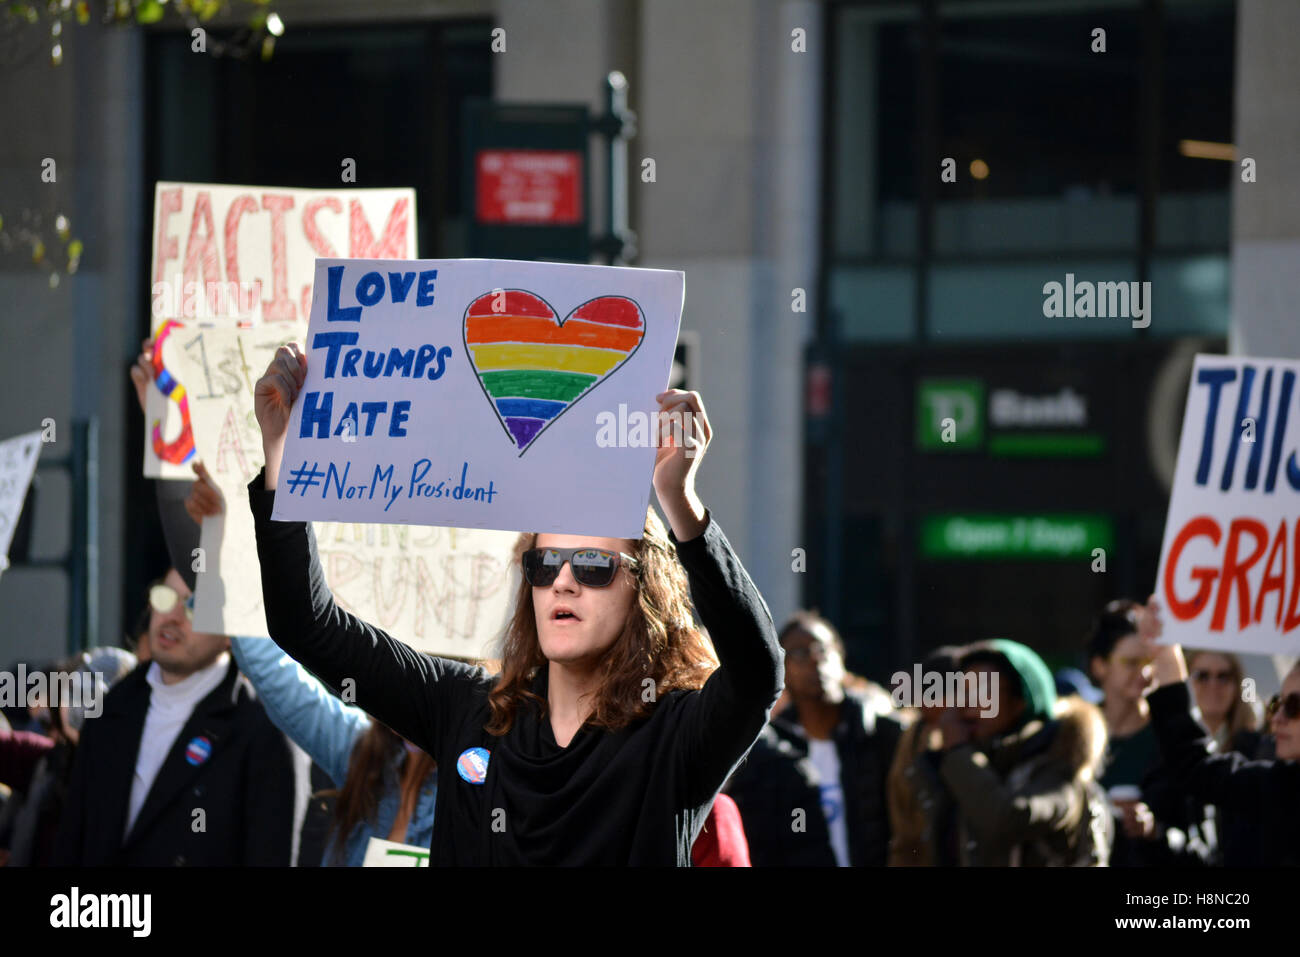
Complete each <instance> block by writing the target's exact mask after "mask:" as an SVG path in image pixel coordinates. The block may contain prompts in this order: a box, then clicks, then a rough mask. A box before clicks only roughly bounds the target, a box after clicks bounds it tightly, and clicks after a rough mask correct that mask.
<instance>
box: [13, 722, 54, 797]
mask: <svg viewBox="0 0 1300 957" xmlns="http://www.w3.org/2000/svg"><path fill="white" fill-rule="evenodd" d="M53 749H54V741H53V740H51V739H50V738H47V737H46V736H45V735H43V734H36V733H35V732H33V731H0V784H7V785H8V786H9V787H11V788H13V789H14V790H15V791H20V792H22V793H24V794H25V793H26V792H27V788H28V787H29V786H30V785H31V783H32V774H33V773H34V772H35V771H36V765H37V764H38V763H39V762H40V760H41V758H43V757H44V756H45V755H46V754H48V753H49V752H50V751H52V750H53Z"/></svg>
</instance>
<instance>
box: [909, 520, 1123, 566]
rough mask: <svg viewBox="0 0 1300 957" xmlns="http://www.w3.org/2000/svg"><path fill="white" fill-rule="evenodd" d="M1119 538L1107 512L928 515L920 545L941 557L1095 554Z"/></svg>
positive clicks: (1068, 557)
mask: <svg viewBox="0 0 1300 957" xmlns="http://www.w3.org/2000/svg"><path fill="white" fill-rule="evenodd" d="M1114 537H1115V536H1114V529H1113V526H1112V525H1111V521H1110V518H1109V517H1107V516H1105V515H1070V514H1044V515H927V516H926V517H925V518H924V519H922V521H921V542H920V546H921V549H920V550H921V557H922V558H940V559H943V558H948V559H952V558H957V559H1019V560H1038V559H1049V560H1051V559H1059V560H1072V559H1091V558H1092V557H1093V549H1096V548H1102V549H1105V550H1106V551H1107V552H1109V551H1110V550H1111V548H1112V546H1113V543H1114Z"/></svg>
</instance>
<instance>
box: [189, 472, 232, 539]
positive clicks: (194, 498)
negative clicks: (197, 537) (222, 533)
mask: <svg viewBox="0 0 1300 957" xmlns="http://www.w3.org/2000/svg"><path fill="white" fill-rule="evenodd" d="M194 474H195V475H197V476H198V478H197V479H195V480H194V484H193V485H191V486H190V494H189V495H188V496H186V498H185V512H186V514H188V515H189V517H190V518H192V519H194V521H195V522H196V523H197V524H199V525H202V524H203V519H204V517H205V516H208V515H220V514H221V513H222V512H223V511H225V509H226V503H225V499H224V497H223V496H222V494H221V489H219V488H217V483H216V482H214V481H212V476H211V475H209V474H208V470H207V469H206V468H204V466H203V463H202V462H195V463H194Z"/></svg>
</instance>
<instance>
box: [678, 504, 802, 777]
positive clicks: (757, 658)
mask: <svg viewBox="0 0 1300 957" xmlns="http://www.w3.org/2000/svg"><path fill="white" fill-rule="evenodd" d="M707 522H708V524H707V525H706V526H705V529H704V533H703V534H702V535H700V536H699V537H698V538H694V539H691V540H689V541H685V542H679V543H678V545H677V555H678V557H679V559H680V560H681V563H682V565H683V567H685V569H686V575H687V578H688V579H689V581H690V587H691V600H692V601H693V602H694V604H695V609H696V611H697V612H698V613H699V616H700V620H701V622H702V623H703V624H704V627H705V628H706V629H707V630H708V632H709V637H710V638H711V639H712V641H713V647H714V650H715V652H716V653H717V656H718V661H719V667H718V669H717V670H716V671H714V672H713V674H712V675H710V676H709V679H708V681H707V682H705V684H704V687H703V688H702V689H701V690H700V692H699V694H698V696H697V700H696V701H694V702H692V703H691V711H690V714H689V720H688V721H687V722H686V724H685V727H684V731H683V740H682V749H683V750H682V753H683V756H684V758H685V761H686V767H687V768H689V769H690V771H691V773H690V776H689V778H688V779H689V780H692V781H693V783H694V784H695V785H697V786H698V789H699V793H698V794H696V795H693V796H692V799H696V798H699V799H703V798H707V797H708V796H710V795H712V794H713V792H714V791H716V790H717V789H718V787H720V786H721V784H722V782H723V781H724V780H725V779H726V777H727V774H728V773H729V772H730V770H731V768H732V767H734V766H735V764H736V762H737V761H739V760H740V758H741V757H742V756H743V755H744V753H745V751H746V750H747V749H748V748H749V746H750V745H751V744H753V743H754V739H755V738H756V737H758V734H759V732H760V731H761V730H762V729H763V725H764V724H766V723H767V719H768V713H769V711H770V709H771V707H772V704H773V702H774V701H776V699H777V696H778V695H780V693H781V686H782V683H783V681H784V670H783V667H782V658H781V649H780V645H779V644H778V643H777V640H776V630H775V628H774V627H773V625H772V617H771V614H770V613H769V612H768V609H767V605H766V604H765V603H764V601H763V598H762V596H761V595H759V593H758V589H756V588H755V587H754V583H753V582H752V581H750V579H749V575H748V574H747V573H746V572H745V569H744V567H743V566H742V565H741V564H740V559H738V558H737V557H736V554H735V552H733V551H732V549H731V545H730V544H729V543H728V542H727V538H726V536H725V535H723V533H722V529H721V528H719V527H718V524H717V522H715V521H713V520H712V519H711V518H707Z"/></svg>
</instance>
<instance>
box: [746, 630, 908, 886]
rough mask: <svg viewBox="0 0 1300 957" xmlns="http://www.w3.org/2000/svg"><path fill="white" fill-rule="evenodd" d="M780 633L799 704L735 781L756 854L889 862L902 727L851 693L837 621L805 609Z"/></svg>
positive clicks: (775, 861) (774, 858)
mask: <svg viewBox="0 0 1300 957" xmlns="http://www.w3.org/2000/svg"><path fill="white" fill-rule="evenodd" d="M780 639H781V646H782V648H783V649H784V650H785V662H786V664H785V668H786V672H785V673H786V692H787V694H788V695H789V699H790V702H791V703H790V705H789V707H787V708H786V709H785V710H783V711H782V712H780V714H778V715H777V716H776V717H774V718H773V719H772V721H771V723H770V724H768V725H767V726H766V727H765V728H764V729H763V733H762V734H761V735H760V737H759V739H758V741H757V742H756V743H755V745H754V747H753V748H752V749H751V751H750V753H749V756H748V758H747V759H746V760H745V762H744V763H743V764H742V765H741V766H740V768H739V769H738V770H737V771H736V773H735V775H734V776H733V777H732V780H731V782H730V784H729V785H728V787H727V792H728V793H729V794H730V795H731V796H732V798H733V799H734V800H735V802H736V805H737V807H739V808H740V816H741V820H742V821H743V822H744V825H745V834H746V836H747V838H748V839H749V855H750V860H751V861H752V863H753V865H754V866H755V867H765V866H778V867H779V866H825V867H835V866H837V865H838V866H840V867H868V866H881V865H884V864H885V862H886V857H887V855H888V850H889V815H888V808H887V802H886V797H885V782H886V777H887V775H888V773H889V766H890V763H891V762H892V761H893V756H894V750H895V748H897V746H898V739H899V737H900V736H901V734H902V726H901V725H900V724H899V722H898V721H896V720H895V719H894V718H892V717H889V716H887V715H884V714H880V713H879V712H878V710H877V707H876V705H875V703H874V702H873V701H872V700H871V699H870V698H869V697H868V696H867V695H865V694H862V693H859V692H857V691H854V690H846V688H845V678H846V674H845V670H844V645H843V642H842V640H841V639H840V636H839V634H838V632H836V630H835V628H834V626H832V625H831V624H830V622H828V621H826V620H825V619H824V618H821V617H820V616H818V615H815V614H812V613H809V612H799V613H798V614H796V615H795V616H794V617H793V618H792V619H791V620H790V621H788V622H787V623H786V624H785V625H784V626H783V627H782V629H781V631H780ZM883 700H884V701H885V702H887V701H888V697H887V696H885V697H884V698H883Z"/></svg>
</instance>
